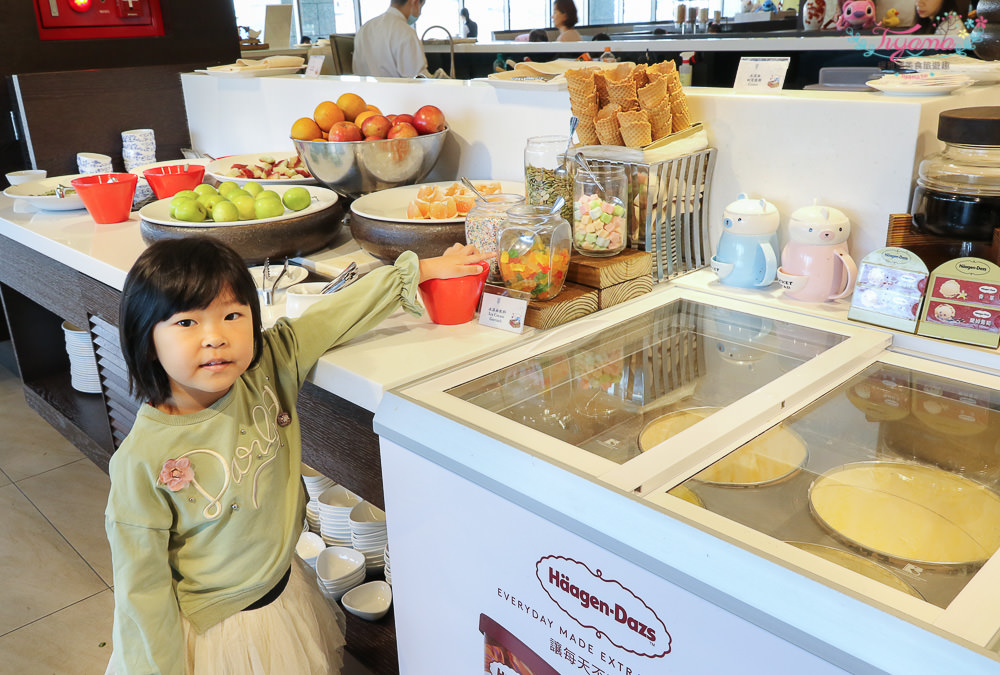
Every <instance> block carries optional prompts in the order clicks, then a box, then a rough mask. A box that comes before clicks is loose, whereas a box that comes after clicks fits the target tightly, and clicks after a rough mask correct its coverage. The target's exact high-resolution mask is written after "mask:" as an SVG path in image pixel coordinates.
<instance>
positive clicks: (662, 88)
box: [636, 79, 667, 110]
mask: <svg viewBox="0 0 1000 675" xmlns="http://www.w3.org/2000/svg"><path fill="white" fill-rule="evenodd" d="M636 95H637V96H638V97H639V106H640V107H641V108H643V109H645V110H650V109H653V108H656V107H658V106H659V105H660V104H661V103H662V102H663V99H665V98H666V97H667V83H666V81H665V80H663V79H660V80H657V81H656V82H652V83H650V84H647V85H646V86H645V87H643V88H642V89H640V90H639V91H638V93H637V94H636Z"/></svg>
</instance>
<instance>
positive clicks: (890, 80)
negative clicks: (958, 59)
mask: <svg viewBox="0 0 1000 675" xmlns="http://www.w3.org/2000/svg"><path fill="white" fill-rule="evenodd" d="M917 75H927V74H925V73H918V74H917ZM973 82H974V80H973V79H972V78H971V77H968V76H965V75H939V76H934V75H933V74H930V75H929V76H926V77H917V76H915V75H883V76H882V77H880V78H879V79H877V80H869V81H868V82H865V84H867V85H868V86H869V87H871V88H872V89H878V90H879V91H881V92H882V93H884V94H888V95H890V96H944V95H945V94H950V93H952V92H953V91H958V90H959V89H963V88H965V87H968V86H970V85H971V84H972V83H973Z"/></svg>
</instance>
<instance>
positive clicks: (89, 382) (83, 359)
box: [62, 321, 101, 394]
mask: <svg viewBox="0 0 1000 675" xmlns="http://www.w3.org/2000/svg"><path fill="white" fill-rule="evenodd" d="M62 329H63V335H64V336H65V338H66V353H67V354H69V372H70V384H71V385H72V387H73V388H74V389H76V390H77V391H79V392H83V393H84V394H100V393H101V377H100V375H99V374H98V373H97V356H96V355H95V354H94V343H93V342H91V341H90V333H89V332H87V331H85V330H83V329H81V328H77V327H76V326H74V325H73V324H71V323H70V322H69V321H64V322H63V325H62Z"/></svg>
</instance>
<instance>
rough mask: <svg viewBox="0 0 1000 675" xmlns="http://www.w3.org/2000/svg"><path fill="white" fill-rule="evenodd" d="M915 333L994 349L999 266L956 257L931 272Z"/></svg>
mask: <svg viewBox="0 0 1000 675" xmlns="http://www.w3.org/2000/svg"><path fill="white" fill-rule="evenodd" d="M927 287H928V295H927V299H926V300H925V302H924V309H923V311H922V312H921V314H920V325H919V326H918V327H917V334H918V335H926V336H928V337H936V338H943V339H945V340H953V341H955V342H965V343H968V344H973V345H980V346H983V347H992V348H993V349H996V348H997V346H998V345H1000V267H997V266H996V265H994V264H993V263H991V262H990V261H988V260H983V259H982V258H957V259H956V260H949V261H948V262H946V263H944V264H942V265H940V266H939V267H937V268H936V269H935V270H934V271H933V272H931V277H930V282H929V283H928V284H927Z"/></svg>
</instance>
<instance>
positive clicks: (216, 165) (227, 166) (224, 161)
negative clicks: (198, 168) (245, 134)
mask: <svg viewBox="0 0 1000 675" xmlns="http://www.w3.org/2000/svg"><path fill="white" fill-rule="evenodd" d="M293 157H298V153H296V152H294V151H292V152H289V151H284V152H253V153H250V154H246V155H230V156H229V157H221V158H219V159H216V160H212V161H211V162H209V163H208V165H206V166H205V175H206V176H208V177H211V178H214V179H215V180H217V181H218V182H220V183H221V182H223V181H227V180H228V181H232V182H234V183H236V184H237V185H246V184H247V183H249V182H251V181H253V182H254V183H259V184H260V185H267V186H268V187H270V186H272V185H315V184H316V183H317V182H318V181H317V180H316V179H315V178H313V177H312V176H311V175H309V176H302V175H299V176H298V177H296V178H291V177H272V178H268V177H266V176H265V177H261V178H256V177H249V176H245V175H241V176H230V175H229V171H230V170H231V169H232V168H233V166H234V165H237V164H239V165H245V166H247V167H249V168H252V167H255V166H256V167H259V168H260V169H261V170H263V171H265V173H266V171H267V166H266V163H265V162H263V161H262V159H264V158H270V159H273V160H274V162H275V164H277V163H280V162H282V161H284V160H288V159H292V158H293ZM300 162H301V160H300ZM297 168H300V169H301V170H302V171H305V172H306V173H307V174H308V173H309V170H308V169H307V168H306V164H305V162H301V163H300V164H299V165H298V167H297Z"/></svg>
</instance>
